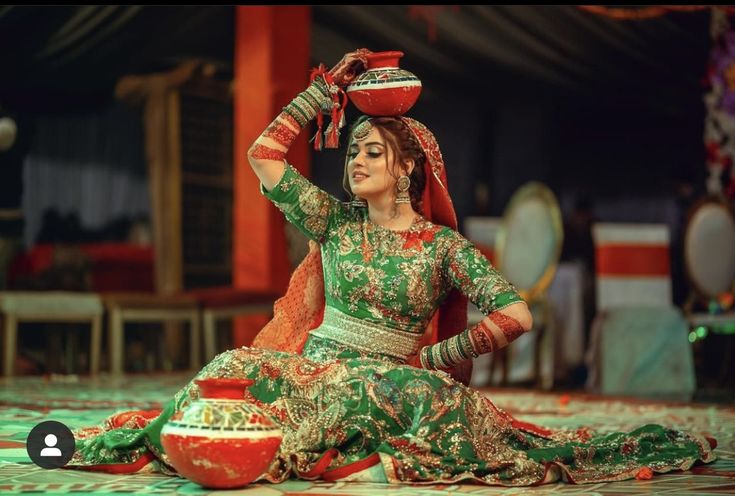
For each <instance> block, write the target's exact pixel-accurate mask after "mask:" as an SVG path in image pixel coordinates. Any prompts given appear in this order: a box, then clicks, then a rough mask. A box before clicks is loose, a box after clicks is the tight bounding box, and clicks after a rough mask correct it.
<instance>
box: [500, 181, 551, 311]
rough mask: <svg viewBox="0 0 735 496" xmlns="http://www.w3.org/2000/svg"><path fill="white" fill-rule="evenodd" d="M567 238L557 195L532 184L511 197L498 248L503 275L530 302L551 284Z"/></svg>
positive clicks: (536, 183) (545, 188)
mask: <svg viewBox="0 0 735 496" xmlns="http://www.w3.org/2000/svg"><path fill="white" fill-rule="evenodd" d="M563 237H564V231H563V227H562V220H561V211H560V209H559V203H558V202H557V200H556V197H555V196H554V193H553V192H552V191H551V190H550V189H549V188H548V187H546V186H545V185H543V184H541V183H538V182H532V183H528V184H526V185H524V186H522V187H521V188H520V189H519V190H518V191H517V192H516V193H515V194H514V195H513V197H512V198H511V200H510V203H509V204H508V207H507V208H506V210H505V213H504V214H503V223H502V226H501V228H500V232H499V233H498V236H497V239H496V245H495V252H496V256H497V259H496V260H497V266H498V269H499V270H500V272H501V273H502V274H503V275H504V276H505V277H506V278H507V279H508V280H509V281H510V282H511V283H513V285H514V286H515V287H516V289H518V290H519V291H520V292H521V293H522V294H523V296H524V297H525V298H526V299H527V300H529V301H530V300H532V299H533V298H534V297H536V296H538V295H540V294H542V293H543V292H544V291H545V290H546V288H547V287H548V286H549V284H551V280H552V279H553V277H554V273H555V272H556V267H557V264H558V262H559V255H560V254H561V245H562V241H563Z"/></svg>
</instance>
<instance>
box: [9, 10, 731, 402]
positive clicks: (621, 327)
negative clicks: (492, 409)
mask: <svg viewBox="0 0 735 496" xmlns="http://www.w3.org/2000/svg"><path fill="white" fill-rule="evenodd" d="M732 14H733V10H732V9H731V8H726V7H716V8H705V7H670V8H666V7H656V6H642V7H627V8H619V9H618V8H606V7H585V8H583V7H575V6H557V7H554V6H551V7H545V6H544V7H540V6H506V7H501V6H464V5H461V6H441V5H437V6H349V5H347V6H294V7H284V6H278V7H232V6H220V7H197V6H191V7H148V6H76V7H11V6H5V7H0V46H4V47H12V49H6V50H2V51H1V52H0V74H1V76H0V289H3V290H4V291H3V292H1V293H0V311H2V312H3V314H4V315H5V326H6V331H5V334H4V335H5V338H4V341H3V346H4V352H3V353H4V354H3V358H4V372H5V374H6V375H12V374H16V375H23V374H85V373H87V372H95V370H102V371H105V372H111V373H120V372H151V371H158V370H167V371H171V370H175V369H182V368H186V367H191V368H196V366H197V365H196V364H201V363H205V362H206V360H207V358H208V357H211V355H212V354H213V353H215V352H219V351H222V350H224V349H227V348H228V347H232V346H242V345H247V344H249V342H250V341H251V340H252V338H253V336H254V334H255V333H257V330H258V329H259V328H260V327H261V326H262V325H263V324H264V323H265V322H267V320H268V308H269V302H270V303H271V304H272V301H273V299H274V298H276V297H277V296H278V295H279V294H282V292H283V290H284V289H285V287H286V284H287V282H288V276H289V274H290V272H291V270H292V269H293V267H295V265H296V264H297V263H298V261H299V260H300V258H301V257H303V255H304V253H305V250H306V243H305V240H304V239H302V238H301V237H300V236H299V235H298V233H296V232H295V231H294V230H292V229H291V228H290V227H288V226H286V225H284V223H283V220H282V218H281V216H280V214H279V213H278V212H277V211H276V210H275V209H274V208H273V207H272V206H270V205H269V204H267V202H266V201H265V199H264V198H262V197H261V195H260V194H259V192H258V183H257V180H256V179H255V177H254V175H253V174H252V173H251V172H250V169H249V167H248V166H247V164H246V161H245V150H247V147H248V146H249V145H250V143H251V142H252V141H253V140H254V139H255V137H257V135H258V134H259V133H260V132H261V131H262V129H264V128H265V126H266V125H267V124H268V123H269V122H270V121H271V119H272V118H273V117H274V116H275V115H276V114H277V113H278V112H279V110H280V108H281V107H282V106H283V105H285V104H286V103H288V102H289V101H290V99H291V98H293V97H294V96H295V95H296V94H297V93H298V92H299V91H301V89H303V88H304V87H305V86H306V85H307V84H308V78H309V71H310V69H311V68H312V67H314V66H316V65H318V64H319V63H321V62H323V63H325V64H327V65H329V66H331V65H333V64H335V63H336V62H337V61H339V59H340V58H341V57H342V55H343V54H345V53H346V52H350V51H352V50H354V49H356V48H360V47H366V48H369V49H371V50H373V51H383V50H400V51H403V52H404V54H405V55H404V57H403V58H402V59H401V60H400V66H401V67H402V68H404V69H406V70H409V71H411V72H413V73H414V74H416V75H417V76H418V77H419V78H420V79H421V81H422V85H423V90H422V94H421V97H420V99H419V102H418V103H417V104H416V106H415V107H414V108H413V109H412V110H411V111H410V113H409V115H410V116H411V117H414V118H416V119H418V120H420V121H422V122H424V123H425V124H426V125H427V126H428V127H429V128H430V129H431V130H432V131H433V132H434V133H435V135H436V136H437V138H438V141H439V143H440V146H441V148H442V152H443V155H444V158H445V161H446V164H447V173H448V180H449V186H450V193H451V195H452V198H453V200H454V203H455V208H456V211H457V214H458V216H459V219H460V225H461V226H462V231H463V234H465V236H467V237H468V238H470V239H472V240H473V241H475V242H477V243H478V246H479V247H480V249H481V250H482V251H483V252H484V253H485V254H486V255H488V256H489V257H491V259H493V261H494V262H495V263H496V265H498V267H499V268H500V269H501V271H503V273H505V274H506V275H508V277H509V278H510V279H511V280H512V281H513V282H514V283H516V284H517V285H519V287H520V289H522V290H524V291H525V294H526V295H527V296H528V297H529V301H530V302H531V303H532V305H533V306H534V311H535V313H536V314H537V318H536V321H537V327H538V329H537V332H536V333H531V335H529V337H528V339H527V340H525V341H523V340H521V342H519V343H518V344H517V346H514V347H512V348H511V349H509V350H508V351H507V352H506V353H504V354H503V355H502V356H498V357H482V358H481V359H480V360H478V361H477V362H476V363H475V375H474V376H473V381H474V383H475V385H478V386H484V385H493V384H502V385H514V384H515V385H518V384H520V385H524V386H534V387H541V388H545V389H551V388H555V389H566V388H569V389H582V388H586V389H587V390H589V391H594V392H602V393H605V394H633V395H649V396H657V395H658V396H666V397H675V398H684V399H714V400H717V401H731V400H732V394H733V393H732V391H733V390H735V388H734V387H733V386H734V385H735V384H733V376H735V374H733V372H735V371H734V370H733V365H732V364H733V363H734V362H735V343H734V342H733V340H735V326H734V325H735V317H732V304H733V281H734V280H735V267H733V260H735V234H734V233H735V220H733V216H732V206H733V198H735V170H734V169H733V167H732V158H733V156H735V149H734V148H733V143H732V140H733V138H734V136H733V133H734V132H735V125H734V124H733V123H734V122H735V105H733V103H735V100H733V95H735V45H734V44H733V42H734V41H735V38H734V36H735V33H734V32H733V30H732V28H731V26H730V22H731V20H732V18H731V17H730V16H731V15H732ZM357 115H358V112H357V111H356V109H355V108H354V107H353V106H350V107H348V110H347V117H348V121H351V120H353V119H354V118H356V117H357ZM314 132H315V128H310V129H309V130H308V132H307V133H305V134H306V135H308V136H302V137H300V140H299V142H298V143H297V145H296V146H295V148H294V149H293V150H292V152H291V154H290V155H289V158H290V160H291V161H292V162H293V163H294V164H295V165H296V166H297V167H298V168H299V169H300V170H301V171H302V172H303V173H305V174H307V175H308V176H310V177H311V179H312V180H313V181H314V182H315V183H316V184H318V185H319V186H321V187H322V188H324V189H326V190H327V191H329V192H331V193H333V194H334V195H336V196H338V197H340V198H344V194H343V192H342V188H341V181H342V167H343V159H344V149H340V150H338V151H333V150H327V151H324V152H315V151H313V148H312V147H311V145H310V144H309V143H308V139H309V138H311V137H312V135H313V134H314ZM343 146H344V144H343ZM705 204H706V205H705ZM524 226H525V227H524ZM529 226H530V227H529ZM528 231H532V232H528ZM687 239H690V241H689V242H687ZM687 243H688V244H687ZM51 292H62V293H51ZM57 295H61V296H60V297H62V298H67V299H61V300H59V299H56V300H54V298H56V296H57ZM82 297H84V298H87V297H91V298H92V299H80V298H82ZM50 309H53V310H50ZM136 312H137V313H136ZM207 312H209V313H207ZM473 312H474V310H473V309H472V308H471V309H470V315H471V317H472V315H474V313H473ZM245 314H249V316H246V317H243V315H245ZM233 316H234V317H236V318H235V320H234V323H233V321H232V320H231V317H233ZM78 322H82V323H81V324H80V323H78ZM161 325H163V332H160V331H159V329H160V328H161V327H160V326H161ZM95 326H97V327H98V328H99V330H98V331H97V332H98V334H97V336H98V337H96V338H95V328H96V327H95ZM123 326H124V329H125V331H124V332H123V331H122V329H123ZM186 326H191V328H189V327H186ZM11 327H12V328H14V329H15V330H14V331H11V330H9V329H10V328H11ZM89 329H91V330H89ZM186 329H189V331H186ZM9 336H10V337H9ZM95 340H97V341H95ZM95 346H97V348H98V349H101V350H104V351H100V352H98V353H97V354H95V351H94V349H95Z"/></svg>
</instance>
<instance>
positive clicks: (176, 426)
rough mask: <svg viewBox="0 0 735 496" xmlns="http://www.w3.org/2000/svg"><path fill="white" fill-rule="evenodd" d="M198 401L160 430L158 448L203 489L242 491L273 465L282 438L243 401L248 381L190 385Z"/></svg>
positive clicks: (202, 381) (218, 380)
mask: <svg viewBox="0 0 735 496" xmlns="http://www.w3.org/2000/svg"><path fill="white" fill-rule="evenodd" d="M194 382H196V383H197V385H198V386H199V387H200V388H201V398H200V399H198V400H196V401H194V402H193V403H192V404H191V405H189V407H188V408H186V409H185V410H182V411H180V412H178V413H176V414H175V415H174V416H173V417H171V419H170V420H169V421H168V422H167V423H166V425H164V426H163V429H162V430H161V444H162V445H163V449H164V450H165V451H166V455H167V456H168V458H169V460H170V463H171V465H173V467H174V468H175V469H176V471H177V472H178V473H179V474H181V475H182V476H183V477H186V478H187V479H189V480H191V481H194V482H196V483H197V484H201V485H202V486H204V487H208V488H217V489H222V488H237V487H243V486H246V485H248V484H250V483H251V482H253V481H254V480H255V479H257V478H258V477H259V476H260V475H262V474H263V473H264V472H265V471H266V470H267V469H268V467H269V466H270V464H271V463H272V461H273V459H274V457H275V455H276V452H277V451H278V447H279V446H280V445H281V440H282V438H283V435H282V433H281V430H280V429H279V428H278V426H277V425H276V423H275V422H274V421H273V420H272V419H271V418H270V417H269V416H268V415H267V414H266V413H265V412H263V410H262V409H260V408H258V407H257V406H256V405H254V404H253V403H251V402H250V401H248V400H247V399H246V390H247V388H248V387H249V386H251V385H252V384H253V381H252V380H250V379H224V378H211V379H200V380H196V381H194Z"/></svg>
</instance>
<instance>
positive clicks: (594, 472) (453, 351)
mask: <svg viewBox="0 0 735 496" xmlns="http://www.w3.org/2000/svg"><path fill="white" fill-rule="evenodd" d="M365 54H366V52H365V51H358V52H355V53H352V54H348V55H347V56H345V58H344V59H343V61H342V62H341V63H340V64H338V65H337V66H336V67H335V68H334V69H333V70H332V71H330V72H329V73H319V74H316V75H315V77H314V81H313V82H312V84H311V85H310V86H309V88H307V89H306V90H305V91H304V92H302V93H301V94H299V95H298V96H297V97H296V98H295V99H294V100H293V101H292V102H291V103H290V104H289V105H287V106H286V107H284V111H283V112H282V113H281V114H280V115H279V116H278V117H277V118H276V119H275V120H274V121H273V123H272V124H271V125H270V126H269V127H268V128H267V129H266V130H265V131H264V132H263V134H262V135H261V136H260V137H259V138H258V139H257V140H256V142H255V143H254V144H253V146H252V147H251V149H250V150H249V152H248V158H249V161H250V164H251V166H252V167H253V170H254V171H255V173H256V174H257V175H258V177H259V178H260V180H261V183H262V192H263V194H264V195H265V196H266V197H267V198H269V199H270V200H272V201H273V202H274V203H275V205H276V206H277V207H278V208H279V209H281V210H282V211H283V212H284V214H285V215H286V218H287V219H288V220H289V221H290V222H293V223H294V224H295V225H296V226H297V227H298V228H299V229H301V230H302V231H303V232H304V233H305V234H306V235H307V236H308V237H309V238H310V239H311V240H312V241H313V242H315V243H317V244H318V246H319V249H318V250H312V251H311V252H310V253H309V255H308V256H307V259H306V260H305V261H304V262H303V263H302V264H301V266H300V267H299V268H298V269H297V270H296V272H295V274H294V276H293V277H292V280H291V284H290V286H289V290H288V292H287V294H286V296H285V297H284V298H283V299H281V300H279V302H278V303H277V304H276V306H275V317H274V319H273V321H272V322H271V323H270V324H269V325H268V326H266V328H265V329H264V330H263V331H262V332H261V333H260V335H259V336H258V338H257V339H256V341H255V343H254V346H258V348H255V347H254V348H247V347H243V348H240V349H237V350H230V351H228V352H225V353H223V354H221V355H219V356H217V357H216V358H215V359H214V360H213V361H212V362H211V363H210V364H208V365H207V366H206V367H205V368H204V369H203V370H202V371H201V372H200V373H199V375H198V377H200V378H201V377H247V378H250V379H253V380H254V382H255V384H254V385H253V386H251V387H250V388H249V389H250V392H251V393H252V395H253V396H254V397H255V399H256V401H258V402H259V404H260V405H261V406H262V407H263V408H265V409H266V410H268V411H269V412H270V413H271V414H272V415H273V417H274V418H276V419H278V422H279V424H280V425H281V428H282V430H283V432H284V439H283V442H282V444H281V447H280V451H279V454H278V456H277V457H276V459H275V460H274V461H273V463H272V464H271V466H270V468H269V469H268V470H267V472H266V473H264V474H263V476H262V479H264V480H268V481H271V482H280V481H283V480H285V479H286V478H288V477H301V478H308V479H314V478H324V479H326V480H336V479H343V478H346V477H359V478H360V480H373V481H388V482H456V481H461V480H474V481H478V482H482V483H486V484H503V485H529V484H538V483H542V482H549V481H553V480H558V479H559V478H560V477H564V478H565V479H567V480H572V481H574V482H600V481H608V480H621V479H624V478H630V477H634V476H636V474H638V472H639V471H640V470H641V469H642V468H644V467H649V468H651V469H653V470H654V471H658V472H666V471H669V470H672V469H686V468H688V467H689V466H691V465H692V464H693V463H694V462H695V461H697V460H702V461H705V462H709V461H711V460H713V459H714V455H713V454H712V449H711V447H710V445H709V444H708V442H707V440H706V439H705V438H703V437H701V436H697V435H694V434H688V433H684V432H679V431H675V430H671V429H667V428H664V427H661V426H656V425H649V426H644V427H642V428H640V429H638V430H636V431H633V432H630V433H615V434H610V435H607V436H604V437H597V438H591V435H590V433H589V432H587V431H586V430H584V429H582V430H579V431H552V430H549V429H544V428H541V427H538V426H534V425H531V424H527V423H523V422H520V421H518V420H516V419H514V418H512V417H511V416H510V415H508V414H507V413H505V412H503V411H502V410H499V409H498V408H496V407H495V406H494V405H493V404H492V403H491V402H490V401H489V400H488V399H487V398H485V397H484V396H482V395H481V394H479V393H478V392H476V391H474V390H472V389H470V388H468V387H466V386H465V385H463V384H461V383H460V382H458V381H456V380H454V379H452V378H451V377H450V375H449V374H447V373H446V372H450V373H452V374H454V375H455V377H457V378H459V379H463V380H464V381H465V382H466V381H467V380H468V375H467V369H466V368H462V364H466V363H467V361H468V360H469V359H470V358H472V357H473V356H477V355H479V354H481V353H488V352H491V351H494V350H497V349H498V348H501V347H503V346H506V345H507V344H508V343H510V342H511V341H513V340H514V339H516V338H517V337H518V336H519V335H521V334H522V333H523V332H525V331H527V330H529V329H530V328H531V325H532V321H531V315H530V313H529V311H528V308H527V307H526V304H525V303H524V302H523V301H522V299H521V298H520V297H519V295H518V293H517V292H516V291H515V290H514V288H513V287H512V286H511V285H510V284H509V283H508V282H507V281H506V280H505V279H503V277H502V276H501V275H500V274H499V273H498V272H497V271H496V270H495V269H494V268H493V267H492V266H491V265H490V263H489V262H488V261H487V259H485V258H484V257H483V256H482V255H481V254H480V252H479V251H478V250H477V249H475V248H474V247H473V246H472V244H471V243H470V242H469V241H467V240H466V239H465V238H463V237H462V236H461V235H460V234H459V233H458V232H457V231H456V227H457V224H456V217H455V216H454V211H453V208H452V204H451V200H450V198H449V196H448V192H447V189H446V174H445V171H444V163H443V159H442V156H441V153H440V151H439V148H438V145H437V143H436V140H435V139H434V137H433V135H432V134H431V133H430V132H429V131H428V129H426V128H425V127H424V126H423V125H421V124H420V123H418V122H417V121H415V120H413V119H409V118H403V117H401V118H394V117H381V118H365V117H363V118H361V119H359V120H358V122H357V123H356V125H355V126H354V127H353V129H352V131H351V133H350V136H349V143H348V152H347V159H346V161H345V171H344V174H345V177H344V184H345V187H346V189H347V190H348V191H349V192H350V193H351V194H352V195H353V201H352V202H349V203H341V202H339V201H337V200H336V199H334V198H333V197H331V196H330V195H328V194H327V193H325V192H324V191H322V190H320V189H319V188H317V187H316V186H314V185H313V184H311V183H310V182H309V181H308V180H306V179H305V178H304V177H302V176H301V175H300V174H299V173H298V172H297V171H296V170H295V169H294V168H293V167H291V166H290V165H288V164H287V163H286V162H285V153H286V151H287V150H288V148H289V146H290V145H291V143H292V142H293V140H294V139H295V138H296V137H297V135H298V134H299V133H300V132H301V130H302V129H303V127H304V126H305V125H306V124H307V123H308V121H309V120H310V119H312V118H314V117H315V116H316V115H317V113H318V112H320V111H321V110H322V109H324V110H330V109H331V108H332V104H333V100H332V98H333V95H335V94H336V93H337V92H338V90H337V88H336V87H338V86H343V85H346V84H348V83H349V81H350V80H351V79H352V78H353V77H354V76H355V74H356V73H357V72H358V70H359V68H360V67H361V64H362V63H363V62H364V57H365ZM335 86H336V87H335ZM459 292H461V293H462V294H463V295H464V296H466V297H468V298H469V299H470V300H471V301H472V302H473V303H475V304H476V305H477V306H478V308H480V309H481V310H483V311H484V313H485V314H486V315H487V317H486V318H485V319H484V320H483V321H482V322H480V323H479V324H477V325H476V326H473V327H472V328H469V329H467V328H466V308H467V307H466V300H465V299H464V298H463V297H462V296H461V295H460V294H459ZM427 329H428V330H427ZM265 348H271V349H265ZM197 396H198V386H196V385H194V384H193V383H192V384H189V385H188V386H186V387H185V388H184V389H182V390H181V391H180V392H179V393H177V395H176V397H175V398H174V400H173V401H172V402H170V403H169V404H168V405H167V407H166V408H165V409H164V411H163V412H154V413H151V412H129V413H127V414H123V415H117V416H114V417H112V418H111V419H109V420H108V423H107V425H106V426H105V427H104V428H99V429H92V430H85V431H80V432H78V433H77V438H78V441H77V448H78V451H77V453H76V454H75V458H74V459H73V460H72V465H74V466H86V467H88V468H90V467H91V468H96V469H103V470H115V471H118V472H120V471H135V470H139V469H141V468H142V467H144V466H147V465H148V464H149V462H152V461H154V462H157V463H158V465H157V466H156V468H160V469H161V470H163V471H171V468H170V467H169V466H167V464H166V462H167V457H166V454H165V453H164V452H163V449H162V448H161V445H160V440H159V433H160V429H161V427H162V426H163V424H164V423H165V422H166V421H167V419H168V418H169V417H170V416H171V415H172V414H173V413H175V412H176V411H178V410H180V409H182V408H184V407H186V405H188V404H189V403H190V401H192V399H194V398H196V397H197ZM159 413H160V414H159ZM105 431H106V432H105Z"/></svg>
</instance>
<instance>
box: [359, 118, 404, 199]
mask: <svg viewBox="0 0 735 496" xmlns="http://www.w3.org/2000/svg"><path fill="white" fill-rule="evenodd" d="M394 160H395V159H394V153H393V150H392V149H391V148H390V147H389V146H388V145H387V144H386V143H385V141H384V140H383V138H382V136H381V135H380V132H379V131H378V130H377V128H375V126H373V127H372V129H371V130H370V133H369V134H368V135H367V136H366V137H365V138H364V139H361V140H359V141H357V140H354V139H353V140H352V141H351V143H350V147H349V148H348V150H347V175H348V180H349V183H350V189H351V190H352V193H353V194H354V195H355V196H359V197H360V198H363V199H366V200H367V199H375V198H380V197H381V196H383V195H391V196H393V195H394V190H395V185H396V179H395V178H394V177H393V175H392V174H391V170H392V168H393V162H394Z"/></svg>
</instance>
